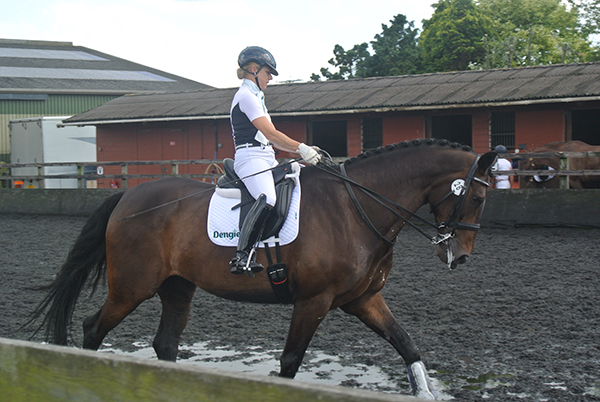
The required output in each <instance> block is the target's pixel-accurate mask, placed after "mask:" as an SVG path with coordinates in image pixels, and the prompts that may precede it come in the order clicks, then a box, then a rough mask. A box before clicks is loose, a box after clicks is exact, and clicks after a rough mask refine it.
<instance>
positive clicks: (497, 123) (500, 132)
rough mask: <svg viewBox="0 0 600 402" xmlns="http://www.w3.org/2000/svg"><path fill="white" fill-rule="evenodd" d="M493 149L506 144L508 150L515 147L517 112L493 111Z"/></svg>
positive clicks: (491, 127) (491, 124)
mask: <svg viewBox="0 0 600 402" xmlns="http://www.w3.org/2000/svg"><path fill="white" fill-rule="evenodd" d="M490 140H491V141H490V142H491V144H490V145H491V149H494V148H495V147H496V145H504V146H505V147H506V149H508V150H514V149H515V112H498V113H492V117H491V119H490Z"/></svg>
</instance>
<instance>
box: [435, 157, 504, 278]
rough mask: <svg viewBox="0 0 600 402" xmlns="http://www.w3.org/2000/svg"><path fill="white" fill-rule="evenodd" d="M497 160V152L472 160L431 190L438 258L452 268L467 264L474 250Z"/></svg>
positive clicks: (441, 180)
mask: <svg viewBox="0 0 600 402" xmlns="http://www.w3.org/2000/svg"><path fill="white" fill-rule="evenodd" d="M469 155H472V154H469ZM497 158H498V154H497V153H496V152H488V153H486V154H484V155H482V156H481V157H476V158H472V159H471V161H472V164H471V165H469V166H468V167H467V168H466V169H464V170H462V171H460V172H456V171H452V172H451V173H449V174H448V175H446V176H445V177H443V179H440V180H438V181H437V182H436V184H435V186H434V187H433V188H432V189H431V192H430V195H429V197H428V201H429V205H430V206H431V209H432V211H433V213H434V215H435V220H436V222H437V224H438V226H439V229H438V233H439V235H438V237H437V238H436V243H437V244H438V245H439V248H438V250H437V256H438V257H439V258H440V260H442V262H444V263H446V264H448V266H449V267H450V268H451V269H452V268H455V267H456V266H457V265H458V264H463V263H465V262H466V261H467V258H468V256H469V254H470V253H471V250H472V249H473V244H474V243H475V236H476V234H477V230H478V229H479V220H480V219H481V214H482V212H483V207H484V205H485V197H486V193H487V188H488V187H489V179H490V170H491V168H492V166H493V164H494V163H495V162H496V159H497Z"/></svg>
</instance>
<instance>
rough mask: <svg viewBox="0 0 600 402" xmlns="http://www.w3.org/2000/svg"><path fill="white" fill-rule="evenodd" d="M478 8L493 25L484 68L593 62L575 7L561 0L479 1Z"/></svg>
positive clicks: (591, 50) (587, 40)
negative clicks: (568, 5)
mask: <svg viewBox="0 0 600 402" xmlns="http://www.w3.org/2000/svg"><path fill="white" fill-rule="evenodd" d="M479 7H480V8H481V10H482V11H483V12H485V13H486V14H487V15H489V16H490V17H491V19H492V20H493V21H494V29H493V32H494V34H493V35H489V36H488V37H486V41H487V44H488V59H487V64H486V63H484V64H483V67H485V68H490V67H491V68H494V67H519V66H527V65H539V64H556V63H578V62H584V61H590V60H593V59H594V56H593V49H592V44H591V42H590V41H589V39H588V37H589V33H587V32H586V31H585V30H584V29H582V25H581V24H580V14H579V9H578V8H577V7H571V9H570V10H569V9H567V7H566V5H565V4H563V3H561V0H479Z"/></svg>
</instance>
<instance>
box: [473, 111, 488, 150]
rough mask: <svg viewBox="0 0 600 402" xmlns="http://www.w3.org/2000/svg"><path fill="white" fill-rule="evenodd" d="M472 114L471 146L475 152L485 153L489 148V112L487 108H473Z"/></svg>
mask: <svg viewBox="0 0 600 402" xmlns="http://www.w3.org/2000/svg"><path fill="white" fill-rule="evenodd" d="M472 116H473V123H472V124H473V125H472V131H473V137H472V141H473V145H472V148H473V150H474V151H475V152H477V153H480V154H482V153H486V152H487V151H489V150H490V112H489V110H488V109H475V110H473V111H472Z"/></svg>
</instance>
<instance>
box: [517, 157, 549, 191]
mask: <svg viewBox="0 0 600 402" xmlns="http://www.w3.org/2000/svg"><path fill="white" fill-rule="evenodd" d="M557 167H558V159H557V158H556V159H548V158H541V159H540V158H535V159H534V158H527V159H525V160H524V161H522V162H521V164H520V166H519V169H520V170H547V171H548V174H547V175H544V174H540V175H533V176H523V183H524V185H523V188H558V180H552V179H554V177H555V175H554V174H552V172H553V171H554V170H556V168H557Z"/></svg>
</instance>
